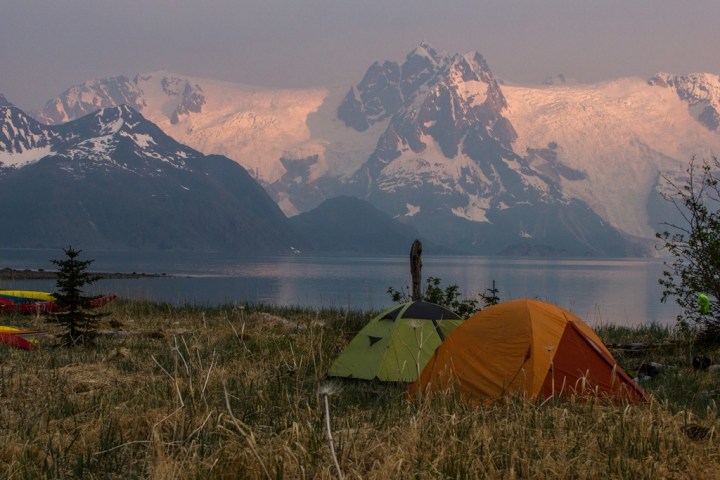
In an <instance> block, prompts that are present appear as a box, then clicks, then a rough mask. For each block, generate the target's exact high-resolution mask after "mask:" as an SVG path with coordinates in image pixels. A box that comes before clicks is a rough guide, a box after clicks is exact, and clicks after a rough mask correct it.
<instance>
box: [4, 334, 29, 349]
mask: <svg viewBox="0 0 720 480" xmlns="http://www.w3.org/2000/svg"><path fill="white" fill-rule="evenodd" d="M0 343H3V344H5V345H10V346H11V347H15V348H20V349H22V350H34V349H36V348H37V346H35V344H33V343H31V342H29V341H28V340H25V339H24V338H23V337H21V336H20V335H16V334H12V333H1V332H0Z"/></svg>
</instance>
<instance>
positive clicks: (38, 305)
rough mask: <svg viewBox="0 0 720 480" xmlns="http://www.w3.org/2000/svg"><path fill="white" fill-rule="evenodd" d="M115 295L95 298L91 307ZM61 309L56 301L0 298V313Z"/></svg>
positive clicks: (57, 311)
mask: <svg viewBox="0 0 720 480" xmlns="http://www.w3.org/2000/svg"><path fill="white" fill-rule="evenodd" d="M115 298H116V295H105V296H103V297H99V298H96V299H94V300H92V301H91V302H90V307H91V308H98V307H102V306H103V305H106V304H108V303H110V302H112V301H113V300H115ZM62 311H63V309H62V308H61V307H60V306H59V305H58V304H57V302H54V301H51V302H43V301H37V302H24V303H14V302H11V301H9V300H5V299H3V298H0V313H20V314H23V315H29V314H32V313H42V312H47V313H61V312H62Z"/></svg>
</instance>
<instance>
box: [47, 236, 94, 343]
mask: <svg viewBox="0 0 720 480" xmlns="http://www.w3.org/2000/svg"><path fill="white" fill-rule="evenodd" d="M63 251H64V252H65V256H66V257H67V258H65V259H64V260H52V263H53V264H55V265H56V266H57V267H58V272H57V291H56V292H55V294H54V295H55V302H56V303H57V305H58V310H57V312H55V313H53V314H52V315H53V319H54V320H55V321H57V322H58V323H59V324H61V325H63V326H64V327H65V331H64V332H63V333H62V334H60V338H61V341H62V344H63V345H64V346H67V347H71V346H74V345H78V344H82V345H90V344H93V342H94V340H95V338H96V337H97V324H98V321H99V319H100V318H101V317H103V316H105V315H106V314H104V313H100V312H92V311H90V308H91V302H92V301H93V300H95V299H97V298H99V296H86V295H84V290H83V289H84V288H85V286H86V285H90V284H92V283H93V282H95V281H96V280H98V278H99V277H97V276H96V275H93V274H91V273H89V272H87V268H88V266H90V264H92V262H93V261H94V260H79V259H78V257H79V255H80V252H81V251H82V250H75V249H73V248H72V246H69V247H68V248H67V249H63Z"/></svg>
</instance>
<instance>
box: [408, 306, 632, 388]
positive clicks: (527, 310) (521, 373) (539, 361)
mask: <svg viewBox="0 0 720 480" xmlns="http://www.w3.org/2000/svg"><path fill="white" fill-rule="evenodd" d="M448 388H453V389H455V390H456V391H459V392H460V393H462V394H463V395H464V396H469V397H471V398H477V399H482V400H484V401H488V400H490V401H491V400H494V399H497V398H500V397H502V396H504V395H513V394H515V395H523V396H525V397H526V398H531V399H534V398H549V397H551V396H553V395H558V396H561V397H568V396H572V395H597V396H599V397H608V398H612V399H615V400H628V401H633V402H635V401H644V400H646V395H645V392H644V391H643V390H642V388H640V386H638V385H637V384H636V383H635V382H634V381H633V380H632V379H631V378H630V377H629V376H628V375H627V374H626V373H625V372H624V371H623V370H622V369H621V368H620V367H619V366H618V365H617V363H616V362H615V360H614V359H613V357H612V355H611V354H610V352H609V351H608V349H607V347H606V346H605V344H603V342H602V340H600V337H598V336H597V335H596V334H595V332H593V330H592V329H591V328H590V327H589V326H588V325H587V324H586V323H585V322H583V321H582V320H581V319H580V318H578V317H576V316H575V315H573V314H572V313H570V312H568V311H567V310H564V309H562V308H560V307H558V306H556V305H552V304H550V303H546V302H542V301H539V300H530V299H520V300H513V301H509V302H503V303H500V304H498V305H494V306H492V307H489V308H487V309H485V310H482V311H480V312H478V313H476V314H475V315H473V316H472V317H470V318H468V319H467V320H465V322H463V323H462V325H460V326H459V327H458V328H456V329H455V330H454V331H453V332H452V333H451V334H450V335H448V337H447V338H446V339H445V341H444V342H443V343H442V344H441V345H440V346H439V347H438V348H437V350H436V351H435V354H434V355H433V357H432V358H431V359H430V361H429V362H428V364H427V365H426V366H425V368H424V369H423V371H422V373H421V374H420V378H419V379H418V381H417V382H416V383H414V384H413V385H411V387H410V394H411V395H412V394H413V393H415V392H417V391H420V392H428V393H429V392H432V391H438V390H444V389H448Z"/></svg>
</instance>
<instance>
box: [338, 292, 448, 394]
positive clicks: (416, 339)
mask: <svg viewBox="0 0 720 480" xmlns="http://www.w3.org/2000/svg"><path fill="white" fill-rule="evenodd" d="M461 323H462V319H461V318H460V317H459V316H458V315H456V314H455V313H454V312H452V311H451V310H448V309H446V308H445V307H442V306H440V305H435V304H433V303H428V302H423V301H414V302H408V303H404V304H401V305H396V306H394V307H392V308H390V309H388V310H386V311H384V312H382V313H381V314H380V315H378V316H376V317H374V318H373V319H372V320H370V322H368V324H367V325H365V326H364V327H363V329H362V330H360V332H359V333H358V334H357V335H356V336H355V337H354V338H353V339H352V340H351V341H350V343H349V344H348V345H347V347H346V348H345V349H344V350H343V351H342V353H341V354H340V355H339V356H338V357H337V358H336V359H335V361H334V362H333V364H332V365H331V366H330V370H329V371H328V376H331V377H346V378H359V379H364V380H375V379H377V380H381V381H385V382H414V381H415V380H417V378H418V374H419V372H420V371H421V370H422V369H423V367H424V366H425V364H426V363H427V361H428V359H430V357H431V356H432V354H433V352H434V351H435V349H436V348H437V346H438V345H440V344H441V343H442V341H443V340H444V339H445V338H446V337H447V336H448V335H449V334H450V332H452V331H453V330H454V329H455V328H457V327H458V326H459V325H460V324H461Z"/></svg>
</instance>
